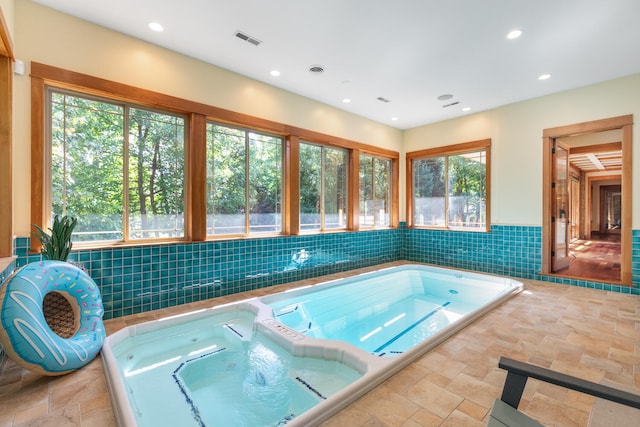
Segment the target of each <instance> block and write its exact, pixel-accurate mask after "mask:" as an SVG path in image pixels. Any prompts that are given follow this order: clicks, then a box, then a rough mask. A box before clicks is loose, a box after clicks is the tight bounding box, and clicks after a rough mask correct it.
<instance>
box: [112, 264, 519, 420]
mask: <svg viewBox="0 0 640 427" xmlns="http://www.w3.org/2000/svg"><path fill="white" fill-rule="evenodd" d="M522 288H523V285H522V283H520V282H518V281H515V280H512V279H508V278H501V277H495V276H489V275H484V274H477V273H469V272H461V271H458V270H449V269H443V268H437V267H429V266H423V265H403V266H399V267H391V268H387V269H382V270H378V271H375V272H371V273H365V274H361V275H357V276H353V277H349V278H345V279H340V280H335V281H331V282H325V283H321V284H318V285H314V286H309V287H304V288H298V289H294V290H291V291H286V292H280V293H277V294H273V295H269V296H266V297H261V298H253V299H248V300H244V301H241V302H238V303H233V304H229V305H225V306H220V307H215V308H211V309H206V310H200V311H196V312H192V313H187V314H185V315H181V316H176V317H171V318H167V319H162V320H158V321H153V322H147V323H144V324H140V325H135V326H130V327H128V328H125V329H123V330H121V331H118V332H117V333H115V334H113V335H111V336H109V337H107V339H106V341H105V345H104V347H103V351H102V355H103V360H104V366H105V375H106V377H107V380H108V384H109V389H110V393H111V399H112V403H113V407H114V412H115V415H116V419H117V421H118V424H119V425H122V426H135V425H139V426H158V425H181V426H190V425H193V426H248V427H254V426H283V425H285V424H286V425H288V426H302V425H304V426H309V425H317V424H319V423H320V422H322V421H323V420H325V419H327V418H328V417H329V416H331V415H332V414H334V413H335V412H337V411H338V410H340V409H341V408H343V407H344V406H346V405H347V404H348V403H350V402H352V401H353V400H355V399H356V398H358V397H359V396H361V395H362V394H364V393H366V392H367V391H369V390H370V389H372V388H373V387H375V386H376V385H378V384H379V383H380V382H382V381H383V380H385V379H387V378H388V377H389V376H391V375H393V374H394V373H395V372H397V371H398V370H400V369H401V368H402V367H404V366H406V365H407V364H408V363H410V362H411V361H413V360H414V359H416V358H417V357H419V356H420V355H422V354H424V353H425V352H426V351H428V350H429V349H431V348H433V347H434V346H436V345H437V344H438V343H440V342H442V341H443V340H444V339H446V338H448V337H449V336H451V335H452V334H453V333H455V332H457V331H458V330H460V329H461V328H463V327H464V326H465V325H467V324H469V323H470V322H472V321H473V320H475V319H476V318H478V317H479V316H481V315H483V314H485V313H486V312H488V311H489V310H491V309H492V308H493V307H495V306H497V305H498V304H500V303H502V302H504V301H505V300H506V299H508V298H509V297H511V296H513V295H515V294H516V293H518V292H520V291H521V290H522Z"/></svg>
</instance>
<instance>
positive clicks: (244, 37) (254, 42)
mask: <svg viewBox="0 0 640 427" xmlns="http://www.w3.org/2000/svg"><path fill="white" fill-rule="evenodd" d="M234 36H236V37H237V38H239V39H242V40H244V41H246V42H249V43H251V44H252V45H254V46H258V45H259V44H260V43H262V42H261V41H260V40H258V39H256V38H255V37H251V36H250V35H249V34H247V33H243V32H242V31H236V32H235V33H234Z"/></svg>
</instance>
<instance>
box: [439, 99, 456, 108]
mask: <svg viewBox="0 0 640 427" xmlns="http://www.w3.org/2000/svg"><path fill="white" fill-rule="evenodd" d="M458 104H460V102H459V101H455V102H452V103H450V104H444V105H443V106H442V108H447V107H453V106H454V105H458Z"/></svg>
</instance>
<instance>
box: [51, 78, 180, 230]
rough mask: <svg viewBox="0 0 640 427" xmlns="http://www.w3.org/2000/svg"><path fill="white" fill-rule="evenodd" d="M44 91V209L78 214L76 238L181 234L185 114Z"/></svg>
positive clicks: (52, 212)
mask: <svg viewBox="0 0 640 427" xmlns="http://www.w3.org/2000/svg"><path fill="white" fill-rule="evenodd" d="M48 93H49V112H50V114H49V119H50V120H49V135H50V144H49V146H48V149H49V150H50V157H48V158H49V159H50V160H51V163H50V169H49V173H50V179H49V180H46V183H48V185H49V188H48V190H49V191H48V194H49V196H50V203H49V204H47V205H46V207H48V209H49V213H50V214H51V215H52V216H53V215H58V214H60V215H69V216H73V217H77V218H78V225H77V227H76V230H75V232H74V239H75V240H76V241H105V240H106V241H130V240H143V239H167V238H178V237H182V236H183V235H184V187H185V185H184V182H185V177H184V170H185V168H184V159H185V155H184V151H185V150H184V147H185V119H184V117H182V116H178V115H174V114H171V113H167V112H162V111H152V110H148V109H144V108H141V107H138V106H135V105H129V104H126V103H116V102H112V101H110V100H105V99H100V98H92V97H88V96H84V95H79V94H75V93H71V92H64V91H55V90H51V91H49V92H48Z"/></svg>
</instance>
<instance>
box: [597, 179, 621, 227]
mask: <svg viewBox="0 0 640 427" xmlns="http://www.w3.org/2000/svg"><path fill="white" fill-rule="evenodd" d="M611 190H613V191H615V190H619V191H622V188H621V186H620V185H601V186H600V197H599V199H600V206H598V211H599V213H598V215H599V216H600V223H599V225H598V232H599V233H600V234H620V229H618V230H617V231H615V230H613V231H612V230H609V229H608V228H606V227H605V224H606V221H605V219H604V218H605V213H606V208H605V195H606V193H607V191H611Z"/></svg>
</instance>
